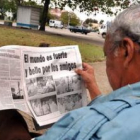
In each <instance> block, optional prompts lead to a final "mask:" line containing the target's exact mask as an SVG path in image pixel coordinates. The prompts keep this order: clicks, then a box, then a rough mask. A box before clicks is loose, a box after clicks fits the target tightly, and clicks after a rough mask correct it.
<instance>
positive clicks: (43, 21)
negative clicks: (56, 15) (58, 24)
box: [39, 0, 50, 31]
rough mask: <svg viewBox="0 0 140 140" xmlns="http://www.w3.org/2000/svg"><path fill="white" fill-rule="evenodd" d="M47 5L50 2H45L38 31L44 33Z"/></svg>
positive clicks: (46, 0) (47, 0)
mask: <svg viewBox="0 0 140 140" xmlns="http://www.w3.org/2000/svg"><path fill="white" fill-rule="evenodd" d="M49 4H50V0H45V3H44V8H43V13H42V17H41V24H40V29H39V30H41V31H45V25H46V21H47V15H48V10H49Z"/></svg>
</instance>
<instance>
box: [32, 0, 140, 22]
mask: <svg viewBox="0 0 140 140" xmlns="http://www.w3.org/2000/svg"><path fill="white" fill-rule="evenodd" d="M34 1H36V2H37V3H38V4H40V3H41V0H34ZM129 1H130V3H137V2H138V1H140V0H129ZM64 10H67V11H69V12H72V11H73V10H72V9H71V8H69V7H68V6H65V8H64ZM113 10H115V9H113ZM73 12H74V13H75V14H76V15H77V16H78V17H79V18H80V20H82V21H85V20H86V19H87V18H92V19H96V20H98V21H99V22H100V21H101V20H104V23H106V22H107V21H112V20H113V19H114V18H115V16H109V15H106V14H104V13H102V12H99V13H97V14H96V15H95V14H94V13H92V14H90V15H87V14H86V12H80V10H79V9H78V8H77V9H75V10H74V11H73Z"/></svg>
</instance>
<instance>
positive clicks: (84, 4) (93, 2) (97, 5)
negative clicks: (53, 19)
mask: <svg viewBox="0 0 140 140" xmlns="http://www.w3.org/2000/svg"><path fill="white" fill-rule="evenodd" d="M56 3H57V5H59V7H62V8H63V7H64V6H65V5H68V6H69V7H71V8H72V9H73V10H74V9H76V7H77V6H79V8H80V11H81V12H83V11H87V12H88V13H91V12H95V13H96V12H98V11H99V9H100V10H101V11H102V12H104V13H106V14H116V12H118V11H115V12H113V11H112V7H115V6H117V7H118V9H122V8H123V9H124V8H127V7H128V5H129V1H128V0H59V1H58V0H56Z"/></svg>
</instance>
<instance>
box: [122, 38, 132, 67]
mask: <svg viewBox="0 0 140 140" xmlns="http://www.w3.org/2000/svg"><path fill="white" fill-rule="evenodd" d="M121 45H122V46H121V47H123V49H124V50H125V54H124V57H125V61H124V67H125V68H126V67H127V66H128V65H129V63H130V61H131V60H132V59H133V56H134V50H135V44H134V42H133V41H132V40H131V39H130V38H128V37H125V38H123V40H122V44H121Z"/></svg>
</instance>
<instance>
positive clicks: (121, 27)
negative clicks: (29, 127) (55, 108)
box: [35, 6, 140, 140]
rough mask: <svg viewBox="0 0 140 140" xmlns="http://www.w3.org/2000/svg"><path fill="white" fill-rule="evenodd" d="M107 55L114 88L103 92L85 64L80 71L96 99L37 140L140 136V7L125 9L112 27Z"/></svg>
mask: <svg viewBox="0 0 140 140" xmlns="http://www.w3.org/2000/svg"><path fill="white" fill-rule="evenodd" d="M104 54H105V56H106V66H107V69H106V71H107V75H108V78H109V82H110V84H111V86H112V88H113V90H114V91H113V92H112V93H111V94H109V95H106V96H105V95H104V96H103V95H101V92H100V90H99V89H98V86H97V84H96V81H95V77H94V70H93V69H92V67H91V66H89V65H88V64H86V63H84V64H83V70H80V69H78V70H76V73H77V74H79V75H81V76H82V78H83V79H84V81H85V84H86V86H87V88H88V90H89V92H90V94H91V97H92V99H94V100H93V101H92V102H91V103H90V104H89V105H88V106H87V107H84V108H81V109H77V110H75V111H72V112H70V113H69V114H67V115H66V116H64V117H63V118H62V119H61V120H59V121H58V122H57V123H56V124H54V126H53V127H52V128H51V129H50V130H49V131H47V132H46V133H45V134H44V135H42V136H41V137H38V138H36V139H35V140H139V139H140V130H139V128H140V82H139V81H140V74H139V71H140V6H134V7H131V8H128V9H127V10H125V11H123V12H122V13H121V14H119V15H118V16H117V17H116V19H115V20H114V22H112V24H111V26H109V29H108V32H107V37H106V40H105V44H104Z"/></svg>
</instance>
